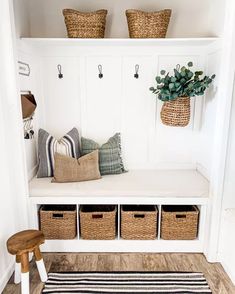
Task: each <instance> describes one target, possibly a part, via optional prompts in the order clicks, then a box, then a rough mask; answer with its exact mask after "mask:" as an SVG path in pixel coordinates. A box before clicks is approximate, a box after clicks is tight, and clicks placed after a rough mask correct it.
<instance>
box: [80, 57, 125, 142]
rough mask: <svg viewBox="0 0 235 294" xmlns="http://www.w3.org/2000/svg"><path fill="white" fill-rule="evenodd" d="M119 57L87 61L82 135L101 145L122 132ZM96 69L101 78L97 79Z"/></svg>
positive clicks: (88, 58)
mask: <svg viewBox="0 0 235 294" xmlns="http://www.w3.org/2000/svg"><path fill="white" fill-rule="evenodd" d="M121 61H122V59H121V57H109V56H107V57H106V56H90V57H87V58H86V73H85V75H86V80H85V82H86V86H85V89H86V93H84V94H85V96H84V95H83V98H82V104H83V112H84V113H83V114H82V118H83V119H82V126H83V129H82V134H83V136H86V137H89V138H93V139H94V140H97V141H98V142H99V143H104V142H106V140H107V139H108V138H109V137H111V136H113V135H114V133H115V132H120V128H121V120H120V117H121V95H122V88H121V68H122V67H121ZM98 65H101V66H102V72H103V78H101V79H100V78H99V76H98V75H99V70H98Z"/></svg>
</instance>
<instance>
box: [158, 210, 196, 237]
mask: <svg viewBox="0 0 235 294" xmlns="http://www.w3.org/2000/svg"><path fill="white" fill-rule="evenodd" d="M198 220H199V210H198V208H197V207H196V206H190V205H189V206H178V205H176V206H165V205H163V206H162V215H161V238H162V239H165V240H193V239H196V238H197V232H198Z"/></svg>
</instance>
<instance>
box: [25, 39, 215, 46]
mask: <svg viewBox="0 0 235 294" xmlns="http://www.w3.org/2000/svg"><path fill="white" fill-rule="evenodd" d="M21 40H22V41H24V42H26V43H28V44H30V45H33V46H91V45H92V46H180V47H182V46H188V47H190V46H193V47H194V46H208V45H211V44H213V43H215V42H217V41H219V40H220V38H213V37H211V38H165V39H129V38H126V39H111V38H110V39H108V38H104V39H70V38H22V39H21Z"/></svg>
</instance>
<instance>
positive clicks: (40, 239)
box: [7, 230, 45, 255]
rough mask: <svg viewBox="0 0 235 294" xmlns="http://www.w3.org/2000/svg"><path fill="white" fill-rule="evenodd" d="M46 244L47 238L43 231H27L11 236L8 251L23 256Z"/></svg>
mask: <svg viewBox="0 0 235 294" xmlns="http://www.w3.org/2000/svg"><path fill="white" fill-rule="evenodd" d="M44 242H45V237H44V235H43V233H42V232H41V231H38V230H26V231H22V232H19V233H16V234H15V235H13V236H11V237H10V238H9V239H8V241H7V249H8V251H9V253H10V254H12V255H22V254H23V253H26V252H32V251H33V250H34V249H35V247H38V246H40V245H41V244H43V243H44Z"/></svg>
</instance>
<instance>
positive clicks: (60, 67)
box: [57, 64, 63, 79]
mask: <svg viewBox="0 0 235 294" xmlns="http://www.w3.org/2000/svg"><path fill="white" fill-rule="evenodd" d="M57 69H58V72H59V74H58V78H59V79H62V78H63V74H62V66H61V64H58V65H57Z"/></svg>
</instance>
